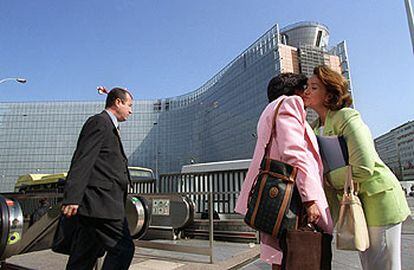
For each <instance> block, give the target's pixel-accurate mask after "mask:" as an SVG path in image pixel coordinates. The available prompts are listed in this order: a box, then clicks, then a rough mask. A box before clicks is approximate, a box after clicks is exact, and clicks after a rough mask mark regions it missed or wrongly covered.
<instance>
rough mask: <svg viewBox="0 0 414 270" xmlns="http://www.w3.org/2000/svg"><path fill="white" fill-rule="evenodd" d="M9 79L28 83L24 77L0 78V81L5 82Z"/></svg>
mask: <svg viewBox="0 0 414 270" xmlns="http://www.w3.org/2000/svg"><path fill="white" fill-rule="evenodd" d="M7 81H16V82H18V83H26V82H27V80H26V79H24V78H4V79H1V80H0V83H4V82H7Z"/></svg>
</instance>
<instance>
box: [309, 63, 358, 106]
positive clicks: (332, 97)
mask: <svg viewBox="0 0 414 270" xmlns="http://www.w3.org/2000/svg"><path fill="white" fill-rule="evenodd" d="M313 74H314V75H315V76H317V77H318V78H319V80H321V82H322V83H323V85H324V86H325V88H326V92H327V99H326V100H325V103H324V105H325V106H326V107H327V108H329V109H330V110H332V111H337V110H340V109H342V108H344V107H349V106H351V105H352V97H351V94H350V93H349V90H348V82H347V81H346V80H345V78H344V77H343V76H342V75H341V74H339V73H338V72H336V71H334V70H333V69H331V68H329V67H327V66H317V67H315V68H314V69H313Z"/></svg>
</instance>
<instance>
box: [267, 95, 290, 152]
mask: <svg viewBox="0 0 414 270" xmlns="http://www.w3.org/2000/svg"><path fill="white" fill-rule="evenodd" d="M284 100H285V99H284V98H283V99H282V100H281V101H279V103H278V104H277V106H276V109H275V113H274V114H273V120H272V130H271V132H270V137H269V140H268V141H267V143H266V147H265V152H264V156H265V157H270V147H271V146H272V138H273V134H274V135H276V119H277V115H278V113H279V109H280V106H281V105H282V102H283V101H284Z"/></svg>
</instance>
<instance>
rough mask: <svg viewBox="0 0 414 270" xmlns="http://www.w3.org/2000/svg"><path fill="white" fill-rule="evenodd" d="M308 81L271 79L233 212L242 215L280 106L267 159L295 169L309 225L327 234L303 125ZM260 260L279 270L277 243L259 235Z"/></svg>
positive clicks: (318, 167)
mask: <svg viewBox="0 0 414 270" xmlns="http://www.w3.org/2000/svg"><path fill="white" fill-rule="evenodd" d="M306 83H307V79H306V77H305V76H304V75H301V74H293V73H284V74H280V75H279V76H277V77H275V78H273V79H272V80H271V81H270V82H269V86H268V89H267V94H268V99H269V102H270V103H269V105H268V106H267V107H266V108H265V109H264V111H263V112H262V115H261V116H260V119H259V122H258V124H257V142H256V147H255V150H254V154H253V159H252V161H251V163H250V167H249V170H248V172H247V175H246V178H245V180H244V183H243V186H242V188H241V191H240V195H239V197H238V200H237V203H236V208H235V211H236V212H237V213H239V214H242V215H245V214H246V212H247V202H248V199H249V193H250V190H251V188H252V185H253V184H254V181H255V179H256V176H257V175H258V173H259V168H260V163H261V161H262V158H263V156H264V152H265V146H266V143H267V142H268V140H269V138H270V133H271V130H272V121H273V119H274V118H273V116H274V113H275V109H276V107H277V105H278V104H279V102H281V101H282V100H283V101H282V104H281V106H280V108H279V112H278V115H277V118H276V123H275V124H276V127H277V129H276V135H273V138H272V140H273V141H272V146H271V148H270V158H271V159H275V160H279V161H282V162H285V163H287V164H289V165H291V166H293V167H296V168H298V173H297V177H296V186H297V188H298V191H299V193H300V196H301V199H302V202H303V203H304V205H305V208H306V212H307V216H308V222H312V223H315V224H317V226H318V227H319V228H321V229H322V230H323V231H325V232H327V233H330V234H331V233H332V230H333V223H332V219H331V216H330V213H329V209H328V203H327V201H326V198H325V193H324V191H323V186H322V174H323V168H322V160H321V157H320V155H319V148H318V144H317V141H316V137H315V134H314V133H313V131H312V128H311V127H310V126H309V124H308V123H307V122H306V111H305V107H304V105H303V100H302V97H301V96H302V95H303V93H304V90H305V88H306ZM260 241H261V245H260V258H261V259H262V260H263V261H265V262H267V263H269V264H271V265H272V269H279V268H280V265H281V262H282V252H281V250H280V249H279V245H278V241H277V239H275V238H273V237H272V236H270V235H268V234H265V233H261V234H260Z"/></svg>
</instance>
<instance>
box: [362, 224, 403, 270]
mask: <svg viewBox="0 0 414 270" xmlns="http://www.w3.org/2000/svg"><path fill="white" fill-rule="evenodd" d="M368 233H369V242H370V246H369V248H368V249H367V250H365V251H364V252H359V258H360V259H361V264H362V269H364V270H401V223H398V224H396V225H395V224H394V225H388V226H381V227H368Z"/></svg>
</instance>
